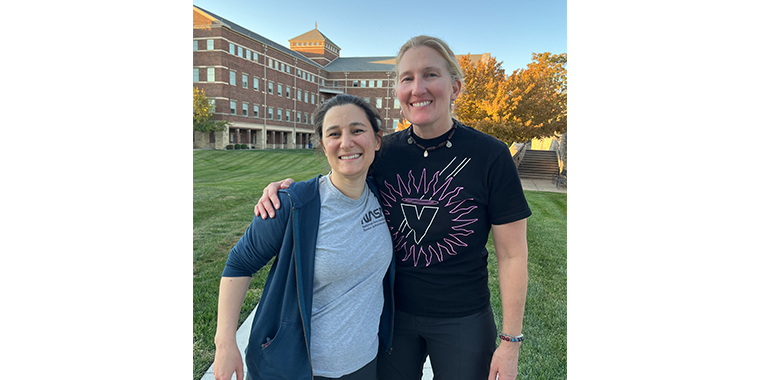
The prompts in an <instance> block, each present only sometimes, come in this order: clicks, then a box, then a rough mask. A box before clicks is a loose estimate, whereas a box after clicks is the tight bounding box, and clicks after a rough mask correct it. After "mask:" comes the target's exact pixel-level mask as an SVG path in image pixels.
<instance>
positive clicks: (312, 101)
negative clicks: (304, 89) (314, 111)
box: [311, 92, 314, 104]
mask: <svg viewBox="0 0 760 380" xmlns="http://www.w3.org/2000/svg"><path fill="white" fill-rule="evenodd" d="M311 104H314V93H313V92H312V93H311Z"/></svg>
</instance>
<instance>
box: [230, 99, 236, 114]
mask: <svg viewBox="0 0 760 380" xmlns="http://www.w3.org/2000/svg"><path fill="white" fill-rule="evenodd" d="M236 108H237V102H236V101H234V100H230V115H234V114H235V113H236V112H237V111H236Z"/></svg>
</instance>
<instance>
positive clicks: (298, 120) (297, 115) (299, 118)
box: [296, 112, 301, 123]
mask: <svg viewBox="0 0 760 380" xmlns="http://www.w3.org/2000/svg"><path fill="white" fill-rule="evenodd" d="M296 122H298V123H300V122H301V113H300V112H298V113H296Z"/></svg>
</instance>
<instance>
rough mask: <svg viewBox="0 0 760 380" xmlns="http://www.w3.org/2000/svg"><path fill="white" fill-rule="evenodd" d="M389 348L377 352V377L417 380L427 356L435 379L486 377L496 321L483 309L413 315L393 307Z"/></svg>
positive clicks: (456, 379) (453, 379) (382, 378)
mask: <svg viewBox="0 0 760 380" xmlns="http://www.w3.org/2000/svg"><path fill="white" fill-rule="evenodd" d="M392 346H393V350H392V352H391V354H390V355H389V354H388V353H387V352H384V351H382V350H381V352H380V353H378V356H377V378H378V380H419V379H421V378H422V367H423V365H424V364H425V356H430V364H431V366H432V367H433V374H434V376H435V380H465V379H466V380H470V379H483V380H486V379H488V372H489V370H490V367H491V357H492V356H493V352H494V351H495V350H496V324H495V323H494V317H493V311H492V310H491V308H490V307H488V308H487V309H485V310H483V311H481V312H478V313H475V314H473V315H469V316H466V317H459V318H427V317H415V316H413V315H410V314H406V313H403V312H399V311H398V310H396V320H395V324H394V328H393V342H392Z"/></svg>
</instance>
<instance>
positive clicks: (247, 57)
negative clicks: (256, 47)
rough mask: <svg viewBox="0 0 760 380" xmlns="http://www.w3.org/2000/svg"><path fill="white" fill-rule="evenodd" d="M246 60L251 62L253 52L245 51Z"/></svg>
mask: <svg viewBox="0 0 760 380" xmlns="http://www.w3.org/2000/svg"><path fill="white" fill-rule="evenodd" d="M245 59H247V60H249V61H250V60H251V51H250V50H246V51H245Z"/></svg>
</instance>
